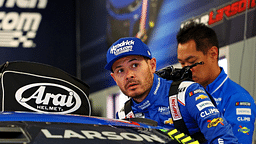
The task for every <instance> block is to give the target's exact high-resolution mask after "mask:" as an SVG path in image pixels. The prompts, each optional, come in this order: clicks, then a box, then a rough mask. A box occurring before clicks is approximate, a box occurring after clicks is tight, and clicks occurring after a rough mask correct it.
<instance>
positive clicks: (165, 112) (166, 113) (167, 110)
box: [158, 107, 171, 115]
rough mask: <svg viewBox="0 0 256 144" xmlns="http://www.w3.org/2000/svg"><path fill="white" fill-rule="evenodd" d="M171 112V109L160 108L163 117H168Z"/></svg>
mask: <svg viewBox="0 0 256 144" xmlns="http://www.w3.org/2000/svg"><path fill="white" fill-rule="evenodd" d="M170 111H171V110H170V108H169V107H158V112H159V113H160V114H162V115H168V114H170Z"/></svg>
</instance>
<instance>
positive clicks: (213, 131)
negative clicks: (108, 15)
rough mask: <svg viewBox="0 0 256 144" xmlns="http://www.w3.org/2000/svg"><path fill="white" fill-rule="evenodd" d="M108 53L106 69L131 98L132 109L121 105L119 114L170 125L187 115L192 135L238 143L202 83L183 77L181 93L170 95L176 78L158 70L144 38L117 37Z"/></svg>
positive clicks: (216, 140)
mask: <svg viewBox="0 0 256 144" xmlns="http://www.w3.org/2000/svg"><path fill="white" fill-rule="evenodd" d="M106 57H107V65H106V66H105V69H107V70H110V71H111V76H112V77H113V79H114V80H115V82H116V84H117V85H118V86H119V88H120V89H121V91H122V92H123V93H124V94H125V95H127V96H128V97H130V98H131V109H132V111H130V112H129V113H127V114H126V113H125V109H121V110H120V111H119V112H118V113H117V118H119V119H125V118H131V117H137V118H138V117H139V118H148V119H152V120H155V121H157V122H158V125H159V126H163V127H166V128H175V127H174V124H173V121H176V120H179V119H183V120H184V122H185V125H186V127H187V129H188V131H189V135H191V136H192V135H194V134H195V133H197V132H200V131H201V132H202V133H203V135H204V138H205V139H206V141H203V142H204V143H216V144H217V143H225V144H227V143H232V144H234V143H238V139H237V138H236V137H235V136H234V134H233V132H232V129H231V126H230V124H228V123H227V121H226V120H225V118H224V117H223V116H222V114H221V113H220V112H219V111H218V109H217V108H216V107H215V106H214V104H213V103H212V102H211V100H210V98H209V97H208V95H207V93H206V92H205V90H204V88H203V87H202V86H201V85H200V84H198V83H195V82H192V81H183V82H181V84H180V85H179V93H178V94H175V95H169V93H170V87H171V84H172V81H167V80H165V79H163V78H160V77H159V76H157V75H156V74H155V70H156V59H155V58H153V57H152V55H151V52H150V50H149V48H148V46H147V45H146V44H144V43H143V42H142V41H141V40H140V39H138V38H134V37H125V38H121V39H119V40H117V41H116V42H115V43H114V44H113V45H112V46H111V47H110V48H109V49H108V52H107V55H106ZM192 137H193V136H192ZM200 142H201V141H200Z"/></svg>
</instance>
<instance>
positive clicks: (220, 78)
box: [206, 67, 228, 95]
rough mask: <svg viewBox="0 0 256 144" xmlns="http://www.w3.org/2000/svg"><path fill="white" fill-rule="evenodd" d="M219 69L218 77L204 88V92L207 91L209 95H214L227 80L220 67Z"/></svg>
mask: <svg viewBox="0 0 256 144" xmlns="http://www.w3.org/2000/svg"><path fill="white" fill-rule="evenodd" d="M220 69H221V72H220V74H219V75H218V77H217V78H216V79H215V80H214V81H213V82H212V83H210V84H209V85H207V86H206V91H208V92H209V93H210V94H211V95H212V94H214V93H215V92H216V91H217V90H218V89H219V88H220V87H221V86H222V85H223V83H224V82H225V81H226V80H227V78H228V76H227V74H226V73H225V71H224V69H223V68H222V67H220Z"/></svg>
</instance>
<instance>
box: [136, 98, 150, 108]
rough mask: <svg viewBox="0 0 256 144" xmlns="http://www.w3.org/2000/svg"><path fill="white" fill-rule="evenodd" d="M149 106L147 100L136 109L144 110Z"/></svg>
mask: <svg viewBox="0 0 256 144" xmlns="http://www.w3.org/2000/svg"><path fill="white" fill-rule="evenodd" d="M150 105H151V104H150V102H149V100H147V101H145V102H144V103H143V104H141V105H140V106H138V108H140V109H142V110H143V109H145V108H147V107H149V106H150Z"/></svg>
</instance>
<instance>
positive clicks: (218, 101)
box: [214, 98, 222, 105]
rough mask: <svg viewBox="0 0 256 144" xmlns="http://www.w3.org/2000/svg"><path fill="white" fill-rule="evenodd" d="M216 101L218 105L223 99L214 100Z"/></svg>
mask: <svg viewBox="0 0 256 144" xmlns="http://www.w3.org/2000/svg"><path fill="white" fill-rule="evenodd" d="M214 100H215V102H216V104H217V105H218V104H219V103H220V102H221V100H222V99H221V98H214Z"/></svg>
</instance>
